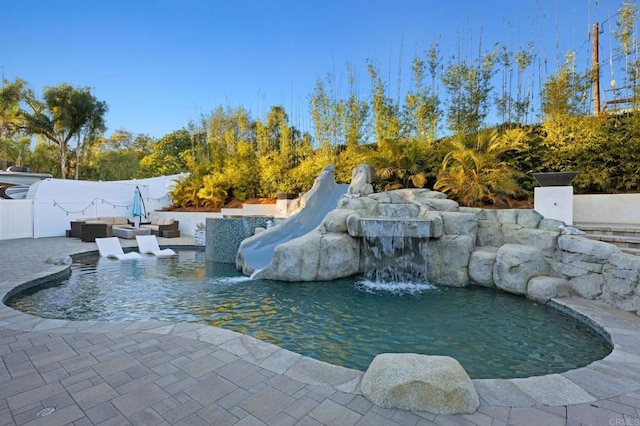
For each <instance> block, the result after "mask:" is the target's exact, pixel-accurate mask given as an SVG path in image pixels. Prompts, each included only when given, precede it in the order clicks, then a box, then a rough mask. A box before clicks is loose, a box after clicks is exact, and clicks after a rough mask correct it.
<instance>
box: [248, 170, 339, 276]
mask: <svg viewBox="0 0 640 426" xmlns="http://www.w3.org/2000/svg"><path fill="white" fill-rule="evenodd" d="M333 172H334V168H333V166H332V165H329V166H327V167H325V168H324V170H323V171H322V172H321V173H320V175H319V176H318V177H317V178H316V180H315V182H314V184H313V187H312V188H311V189H310V190H309V192H307V193H306V194H304V196H303V197H302V205H303V207H302V208H301V209H300V210H299V211H297V212H296V213H294V214H293V215H291V216H289V217H288V218H287V219H285V220H284V221H283V222H281V223H279V224H278V225H276V226H274V227H272V228H269V229H267V230H265V231H263V232H260V233H259V234H256V235H254V236H252V237H250V238H247V239H245V240H244V241H243V242H242V244H240V248H239V252H240V253H239V255H240V256H242V258H243V259H244V264H245V266H248V267H249V268H250V269H251V271H250V272H254V271H259V270H261V269H264V268H265V267H267V266H268V265H269V264H270V263H271V259H272V258H273V252H274V250H275V248H276V246H277V245H279V244H282V243H285V242H287V241H289V240H292V239H294V238H298V237H301V236H303V235H305V234H307V233H309V232H310V231H312V230H314V229H315V228H317V227H318V225H320V224H321V223H322V220H323V219H324V217H325V216H326V215H327V213H329V212H330V211H331V210H334V209H335V208H336V207H337V205H338V201H340V199H341V198H342V197H343V196H344V195H345V194H346V193H347V189H348V188H349V185H347V184H337V183H336V181H335V178H334V176H333Z"/></svg>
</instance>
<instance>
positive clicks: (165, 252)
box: [136, 235, 178, 257]
mask: <svg viewBox="0 0 640 426" xmlns="http://www.w3.org/2000/svg"><path fill="white" fill-rule="evenodd" d="M136 241H138V251H139V252H140V253H143V254H152V255H154V256H157V257H168V256H176V255H177V254H178V253H176V252H175V251H173V250H171V249H170V248H166V249H162V250H161V249H160V246H159V245H158V239H157V238H156V236H155V235H136Z"/></svg>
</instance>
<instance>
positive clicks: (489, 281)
mask: <svg viewBox="0 0 640 426" xmlns="http://www.w3.org/2000/svg"><path fill="white" fill-rule="evenodd" d="M496 256H497V249H495V248H493V247H486V248H482V249H477V250H474V252H473V253H471V257H470V258H469V279H470V280H471V283H472V284H477V285H480V286H483V287H495V284H494V282H493V264H494V263H496Z"/></svg>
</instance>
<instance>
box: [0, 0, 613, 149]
mask: <svg viewBox="0 0 640 426" xmlns="http://www.w3.org/2000/svg"><path fill="white" fill-rule="evenodd" d="M621 2H622V0H448V1H447V0H445V1H443V0H438V1H431V0H395V1H384V0H342V1H338V0H323V1H318V0H226V1H218V0H180V1H178V0H108V1H97V0H55V1H49V0H4V1H3V4H2V6H0V16H1V18H0V20H1V22H2V25H1V27H0V28H1V30H0V34H2V37H3V40H2V42H1V43H0V66H1V67H2V72H3V74H4V77H5V79H7V80H10V81H12V80H13V79H14V78H16V77H19V78H21V79H23V80H26V81H27V82H28V83H29V84H30V86H31V87H32V88H33V89H34V90H35V91H36V93H41V91H42V88H43V87H44V86H56V85H58V84H60V83H63V82H66V83H69V84H71V85H73V86H76V87H78V86H81V87H84V86H89V87H91V88H92V93H93V94H94V95H95V96H96V97H97V98H98V99H99V100H101V101H106V103H107V104H108V106H109V113H108V115H107V117H106V118H107V126H108V130H107V135H110V134H111V133H113V132H114V131H116V130H119V129H125V130H128V131H131V132H133V133H134V134H140V133H142V134H148V135H151V136H154V137H158V138H159V137H162V136H163V135H165V134H167V133H170V132H172V131H174V130H178V129H181V128H183V127H185V126H187V125H188V123H189V121H190V120H197V119H198V118H199V117H200V116H201V115H202V114H207V113H209V112H211V111H212V110H213V109H215V108H216V107H217V106H221V105H222V106H231V107H237V106H243V107H245V108H246V109H247V110H249V111H250V112H251V115H252V116H253V117H254V118H261V117H263V116H264V114H265V113H266V111H267V110H268V109H269V107H270V106H272V105H283V106H284V107H285V109H286V111H287V113H288V114H289V117H290V121H291V123H292V124H293V125H295V126H296V127H298V128H302V129H306V128H310V119H309V118H308V114H307V112H306V111H307V109H308V103H309V97H310V95H311V93H312V92H313V89H314V86H315V83H316V80H317V79H318V78H324V77H326V75H327V74H329V73H332V74H334V75H335V79H336V81H337V82H338V83H340V82H343V81H346V75H347V73H346V66H347V64H350V65H351V66H352V67H353V68H354V70H355V71H356V77H357V79H358V81H359V82H360V83H361V84H360V83H359V86H361V87H362V88H363V89H362V90H361V91H362V92H363V93H361V94H360V95H361V97H363V98H366V97H367V96H368V95H369V93H368V89H367V90H365V89H364V88H365V87H368V81H369V77H368V75H367V73H366V61H367V60H369V59H371V60H374V61H376V62H377V63H378V64H379V67H380V71H381V76H382V77H383V78H384V79H385V80H386V81H387V82H388V83H389V90H390V95H394V94H395V93H396V92H397V91H398V86H400V90H404V89H405V88H406V87H408V85H409V82H410V63H411V60H412V59H413V58H414V57H415V55H416V54H418V55H422V53H423V52H424V51H425V50H426V49H428V47H429V45H430V44H431V43H439V45H440V49H441V52H442V56H443V57H444V58H445V59H446V58H449V57H450V56H451V55H453V54H457V53H458V50H459V48H460V46H462V47H463V49H464V50H470V49H474V50H477V49H478V48H479V47H480V46H481V47H482V49H483V50H485V51H488V50H490V49H491V48H492V46H493V45H494V44H495V43H497V42H500V43H502V44H504V45H506V46H507V47H508V48H509V49H511V50H513V51H515V50H517V49H518V48H519V47H524V46H526V45H527V43H529V42H532V43H533V44H534V46H535V48H536V50H537V54H538V56H539V57H540V58H543V59H544V60H546V65H545V67H546V68H547V69H546V72H547V73H552V72H553V71H554V70H555V66H556V59H557V57H558V54H560V55H563V54H564V52H565V51H566V50H569V49H571V50H575V51H577V52H578V54H579V56H578V65H579V66H580V68H581V69H585V68H586V66H587V65H588V63H587V61H588V60H590V55H591V45H590V44H591V41H590V40H589V38H588V37H589V36H588V30H589V29H590V28H591V26H592V24H593V23H594V22H600V23H604V25H603V27H602V28H601V29H602V30H603V34H602V35H601V42H600V44H601V46H602V48H603V51H601V57H603V61H604V62H607V61H606V59H607V58H608V55H609V43H610V38H611V37H610V30H615V18H611V19H610V20H609V21H608V22H605V21H607V19H608V18H610V17H612V16H613V15H614V14H615V12H616V11H617V10H618V8H619V6H620V4H621ZM463 53H465V54H469V53H470V52H463ZM472 53H473V54H476V52H475V51H474V52H472ZM603 73H606V75H609V73H610V69H609V68H606V69H603ZM603 81H605V82H607V83H608V82H609V81H610V77H603ZM343 84H345V85H346V82H344V83H343Z"/></svg>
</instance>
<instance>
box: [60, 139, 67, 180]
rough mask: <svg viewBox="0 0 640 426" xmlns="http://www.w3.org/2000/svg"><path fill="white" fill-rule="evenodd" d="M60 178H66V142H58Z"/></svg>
mask: <svg viewBox="0 0 640 426" xmlns="http://www.w3.org/2000/svg"><path fill="white" fill-rule="evenodd" d="M60 175H61V176H60V178H61V179H66V178H67V144H66V143H64V142H60Z"/></svg>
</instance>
